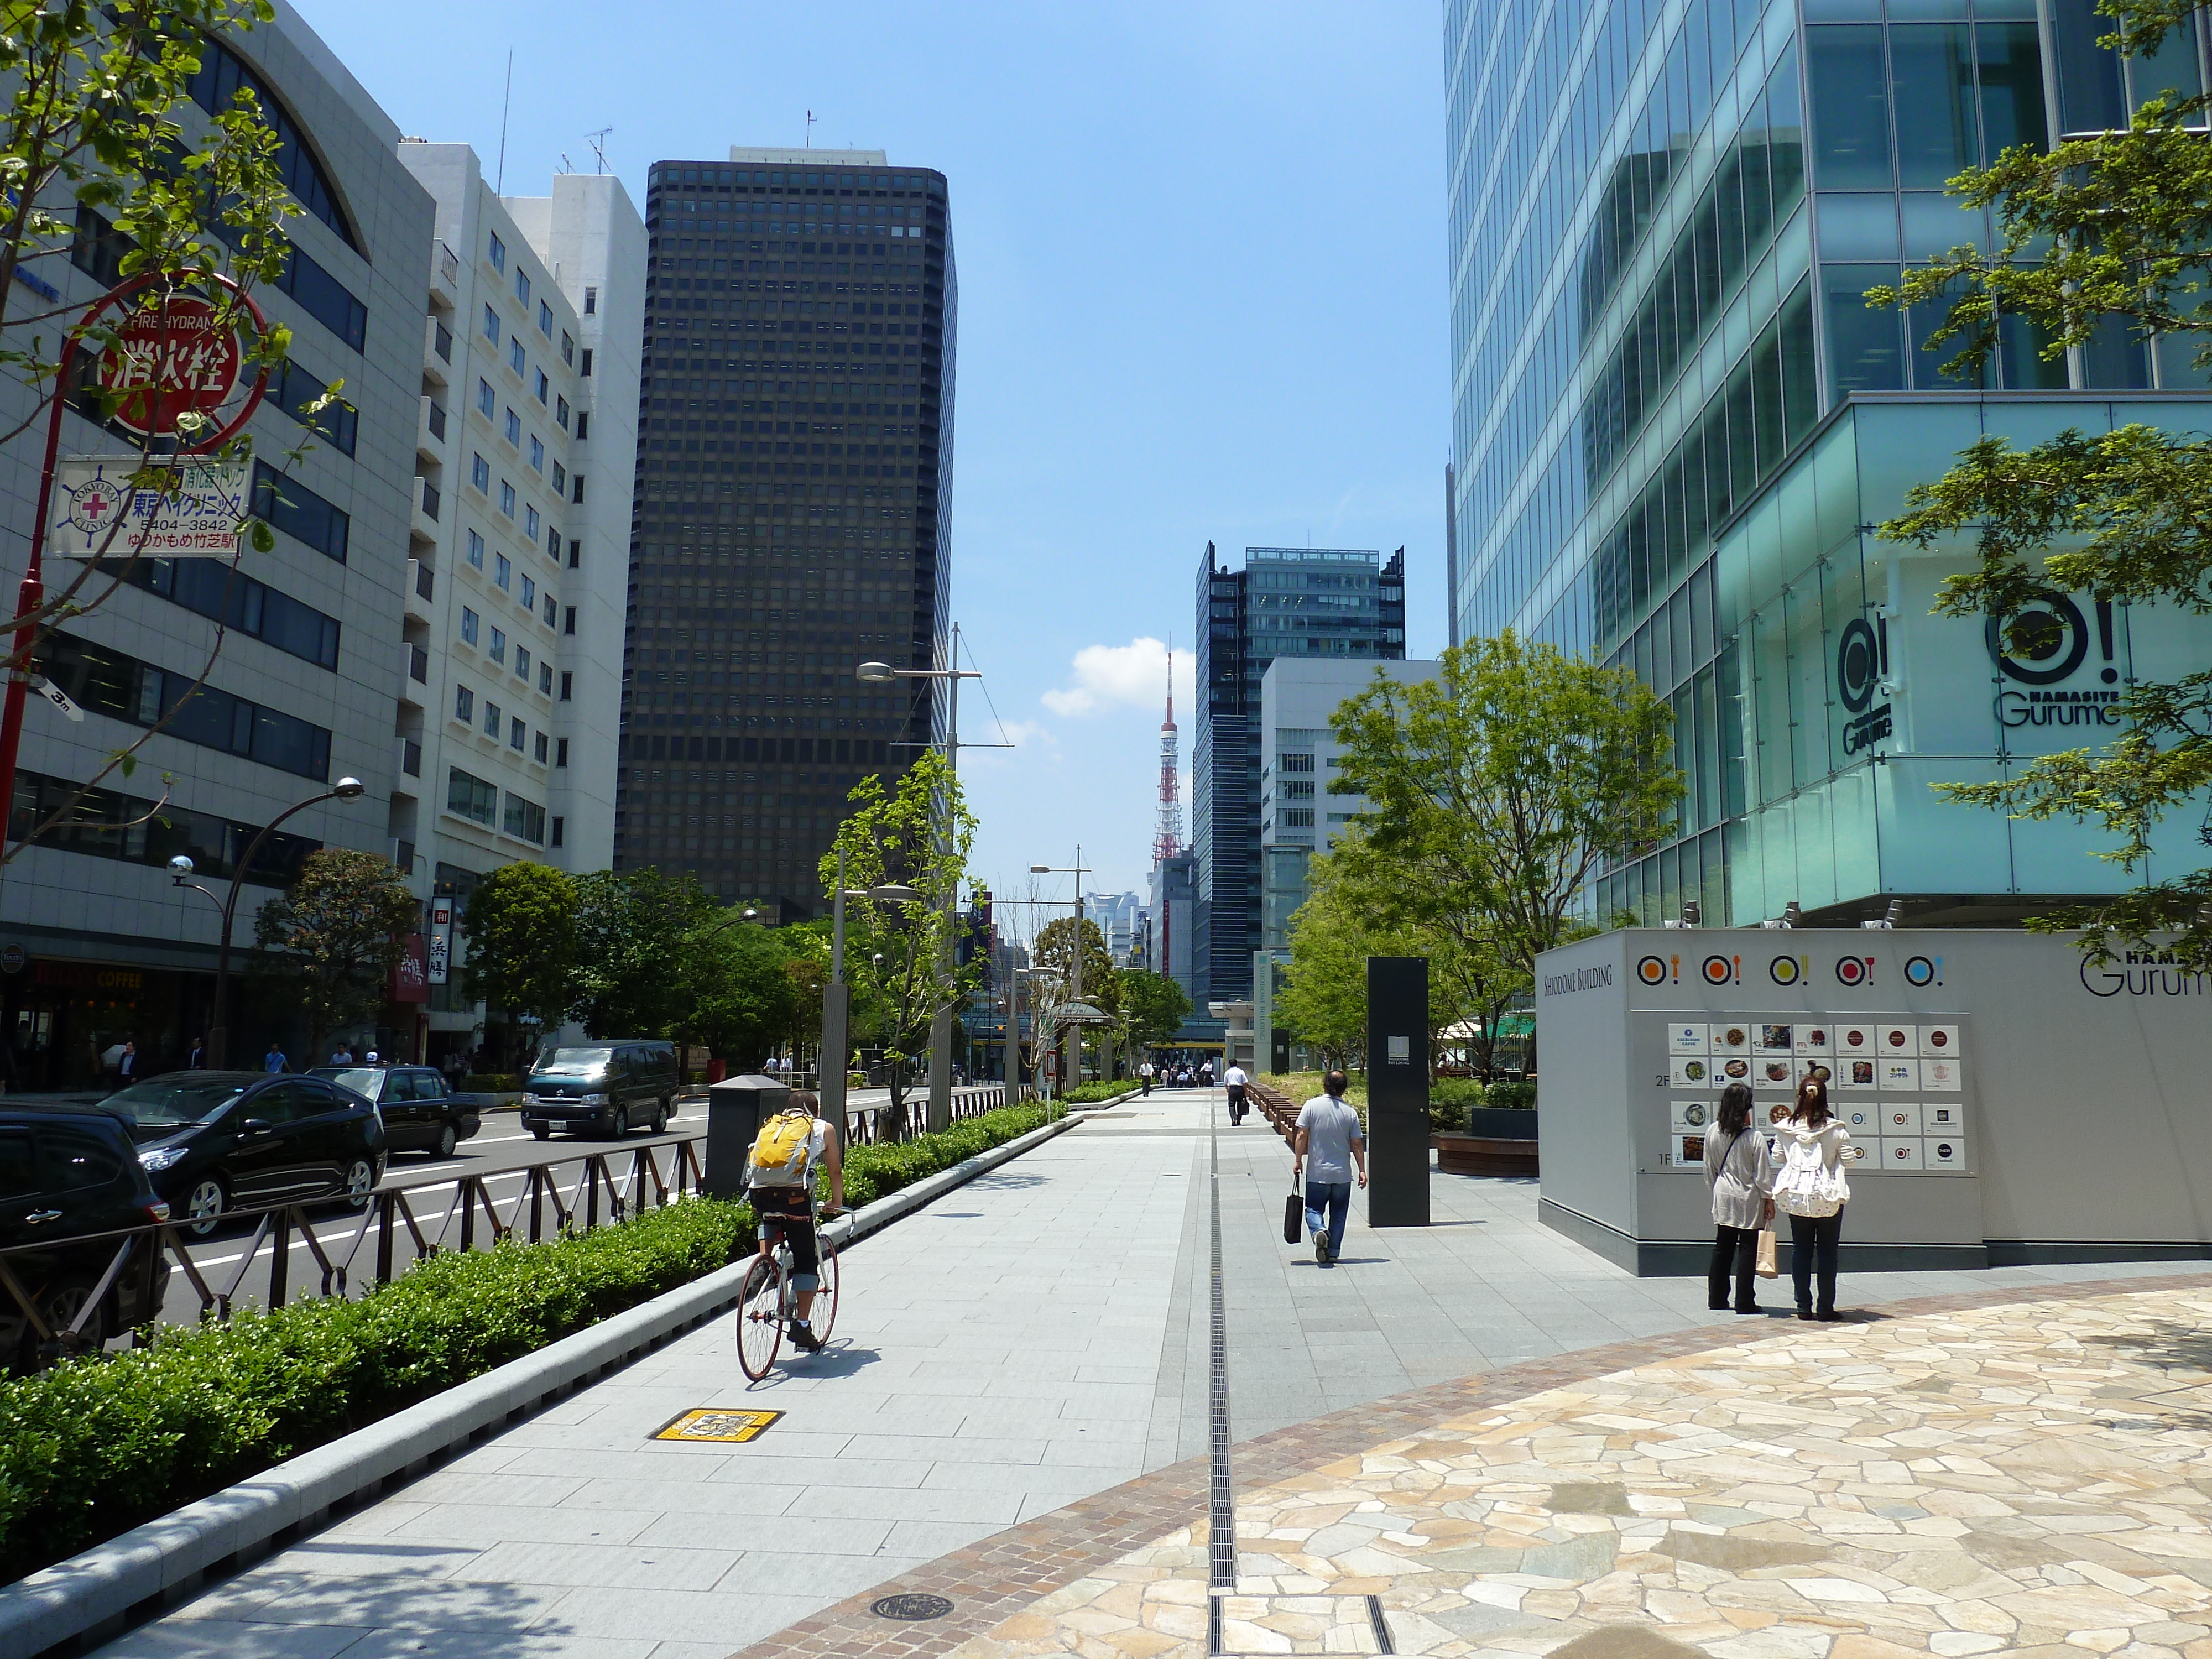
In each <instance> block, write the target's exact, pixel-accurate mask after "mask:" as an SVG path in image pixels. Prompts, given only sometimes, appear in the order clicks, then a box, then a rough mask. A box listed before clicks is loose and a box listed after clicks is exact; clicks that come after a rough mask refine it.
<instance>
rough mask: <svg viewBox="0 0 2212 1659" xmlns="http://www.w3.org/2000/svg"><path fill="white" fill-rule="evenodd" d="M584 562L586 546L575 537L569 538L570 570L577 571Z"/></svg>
mask: <svg viewBox="0 0 2212 1659" xmlns="http://www.w3.org/2000/svg"><path fill="white" fill-rule="evenodd" d="M582 562H584V544H583V543H581V542H580V541H578V540H577V539H576V538H574V537H573V536H571V537H570V538H568V568H569V569H571V570H574V569H575V568H577V567H578V566H579V565H580V564H581V563H582Z"/></svg>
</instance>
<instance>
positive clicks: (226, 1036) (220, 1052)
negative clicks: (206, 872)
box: [169, 778, 368, 1072]
mask: <svg viewBox="0 0 2212 1659" xmlns="http://www.w3.org/2000/svg"><path fill="white" fill-rule="evenodd" d="M366 793H368V786H367V785H365V784H364V783H362V781H361V780H360V779H359V778H340V779H339V780H338V781H337V783H336V784H335V785H334V786H332V787H331V788H328V789H325V790H324V791H323V793H321V794H319V795H310V796H308V797H307V799H305V800H303V801H295V803H294V804H293V805H289V806H288V807H286V808H285V809H284V810H283V811H281V812H279V813H278V814H277V815H276V817H273V818H271V819H270V820H269V822H268V823H264V824H263V825H262V826H261V829H260V830H259V832H258V834H256V835H255V836H254V837H253V839H252V841H250V842H246V851H245V852H244V853H243V854H240V857H239V860H238V870H237V873H236V874H234V876H232V877H231V878H230V895H229V896H228V898H222V899H218V898H216V896H215V895H214V894H213V893H211V892H210V891H209V890H207V889H206V888H204V887H203V886H201V885H200V884H198V883H197V882H196V881H188V880H187V879H185V878H187V877H188V876H190V875H191V873H192V861H191V860H190V859H188V858H186V857H185V855H184V854H181V853H179V854H177V856H176V857H174V858H173V859H171V860H169V878H170V880H172V881H173V882H174V883H175V884H177V885H178V886H179V887H189V888H191V890H193V891H194V892H196V893H201V894H204V895H205V896H207V898H208V899H209V900H210V902H213V903H214V905H215V906H216V908H217V909H219V910H220V911H222V942H221V943H220V944H219V945H216V953H215V1020H214V1023H213V1024H210V1025H209V1027H208V1045H207V1046H208V1066H209V1069H210V1070H211V1071H217V1072H220V1071H223V1070H226V1069H228V1066H229V1065H230V1027H229V1025H228V1024H227V1023H226V1016H225V1010H226V1009H227V1007H228V999H229V995H230V930H231V926H232V924H233V923H234V922H235V921H237V920H238V896H239V894H240V892H241V891H242V890H244V889H245V886H246V872H247V871H249V870H251V869H252V868H253V860H254V858H255V856H256V855H257V854H258V853H259V852H260V851H261V848H262V844H263V843H264V842H266V841H267V840H268V839H269V837H270V834H271V833H272V832H273V831H274V830H275V829H276V826H277V825H278V824H280V823H283V822H284V820H285V819H287V818H289V817H291V816H292V815H293V814H294V813H295V812H304V811H307V809H308V808H309V807H310V806H319V805H321V804H322V803H323V802H325V801H326V800H359V799H361V798H362V796H363V795H364V794H366Z"/></svg>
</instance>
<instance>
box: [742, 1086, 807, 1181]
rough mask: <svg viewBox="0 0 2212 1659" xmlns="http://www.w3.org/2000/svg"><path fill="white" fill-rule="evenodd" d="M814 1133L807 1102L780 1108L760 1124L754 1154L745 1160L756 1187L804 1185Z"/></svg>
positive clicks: (750, 1178) (748, 1175)
mask: <svg viewBox="0 0 2212 1659" xmlns="http://www.w3.org/2000/svg"><path fill="white" fill-rule="evenodd" d="M813 1133H814V1114H813V1113H811V1112H810V1111H808V1110H807V1109H805V1107H804V1106H789V1107H786V1108H785V1109H783V1110H782V1111H781V1112H778V1113H777V1114H776V1115H775V1116H774V1117H772V1118H770V1119H769V1121H767V1122H765V1123H763V1124H762V1125H761V1132H760V1135H759V1137H758V1139H756V1140H755V1141H754V1142H753V1150H752V1154H751V1156H750V1158H747V1159H746V1160H745V1168H746V1175H747V1179H748V1180H749V1181H750V1182H751V1184H752V1185H754V1186H756V1187H801V1186H804V1185H805V1184H806V1177H807V1175H808V1173H809V1171H808V1168H807V1165H808V1163H809V1161H810V1155H809V1143H810V1142H811V1139H812V1137H813Z"/></svg>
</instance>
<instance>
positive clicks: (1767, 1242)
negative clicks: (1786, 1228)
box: [1759, 1227, 1781, 1279]
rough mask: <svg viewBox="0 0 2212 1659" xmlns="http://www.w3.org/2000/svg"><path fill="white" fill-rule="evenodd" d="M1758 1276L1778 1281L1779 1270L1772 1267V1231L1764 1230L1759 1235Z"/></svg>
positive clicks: (1769, 1229)
mask: <svg viewBox="0 0 2212 1659" xmlns="http://www.w3.org/2000/svg"><path fill="white" fill-rule="evenodd" d="M1780 1276H1781V1270H1780V1269H1779V1268H1778V1267H1775V1265H1774V1229H1773V1228H1771V1227H1769V1228H1766V1229H1765V1231H1762V1232H1761V1233H1760V1234H1759V1277H1760V1278H1761V1279H1778V1278H1779V1277H1780Z"/></svg>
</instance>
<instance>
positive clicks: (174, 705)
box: [32, 632, 331, 780]
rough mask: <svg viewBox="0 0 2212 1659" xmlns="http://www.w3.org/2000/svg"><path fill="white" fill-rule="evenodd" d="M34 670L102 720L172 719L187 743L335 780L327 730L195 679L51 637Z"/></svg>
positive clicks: (171, 726) (172, 732)
mask: <svg viewBox="0 0 2212 1659" xmlns="http://www.w3.org/2000/svg"><path fill="white" fill-rule="evenodd" d="M32 667H33V669H34V670H35V671H37V672H39V673H41V674H44V675H45V676H46V678H48V679H50V680H52V682H53V683H54V684H56V685H57V686H58V687H59V688H60V689H61V690H63V691H64V692H66V693H68V694H69V696H70V698H71V699H72V700H73V701H74V702H76V703H77V704H78V706H79V707H81V708H88V709H90V710H91V711H92V712H93V713H94V714H105V715H107V716H108V717H109V718H110V719H112V720H125V721H128V722H130V723H131V724H132V725H134V726H151V725H153V724H154V723H155V721H157V720H165V719H166V720H167V722H168V724H167V726H165V727H164V728H163V729H164V731H165V732H166V733H167V735H168V736H170V737H172V738H176V739H177V740H178V741H179V742H180V743H191V744H199V745H201V746H202V747H203V748H207V749H214V750H221V751H222V753H224V754H228V755H240V756H243V757H245V758H246V759H248V760H252V761H258V763H261V764H262V765H264V766H273V767H275V768H276V769H277V770H278V771H280V772H292V773H295V774H297V775H299V776H301V777H303V778H314V779H318V780H322V779H326V778H328V777H329V775H330V763H331V734H330V732H328V731H327V730H326V729H325V728H324V727H322V726H313V725H310V724H309V723H308V722H307V721H306V720H300V719H298V718H296V717H295V716H294V715H291V714H283V713H281V712H279V711H278V710H276V709H274V708H270V707H268V706H267V705H266V704H264V703H257V702H249V701H247V700H246V698H244V697H240V696H234V695H233V694H232V693H230V692H228V691H220V690H216V688H215V687H214V686H212V685H207V684H201V683H200V682H199V680H198V678H197V676H196V675H194V674H189V673H175V672H172V671H168V670H167V669H162V668H159V667H156V666H155V665H154V664H152V663H149V662H142V661H140V660H139V659H137V658H136V657H130V656H125V655H124V654H123V653H121V652H119V651H113V650H110V649H108V648H107V647H105V646H99V645H94V643H92V641H89V640H82V639H78V638H77V637H76V636H75V635H70V634H64V633H60V632H55V633H52V634H49V635H46V639H45V640H44V641H43V642H41V643H40V647H39V648H38V654H37V656H36V657H35V658H34V659H33V662H32Z"/></svg>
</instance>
